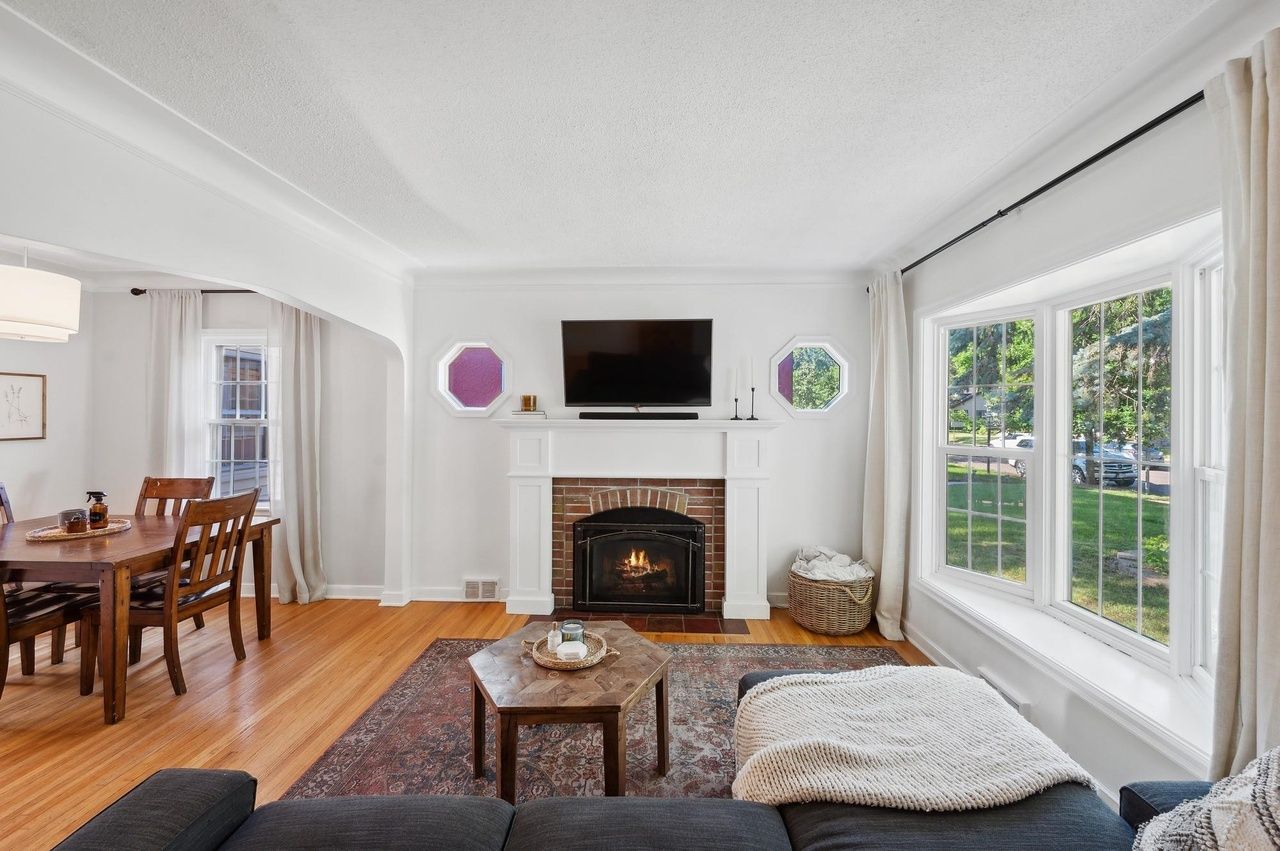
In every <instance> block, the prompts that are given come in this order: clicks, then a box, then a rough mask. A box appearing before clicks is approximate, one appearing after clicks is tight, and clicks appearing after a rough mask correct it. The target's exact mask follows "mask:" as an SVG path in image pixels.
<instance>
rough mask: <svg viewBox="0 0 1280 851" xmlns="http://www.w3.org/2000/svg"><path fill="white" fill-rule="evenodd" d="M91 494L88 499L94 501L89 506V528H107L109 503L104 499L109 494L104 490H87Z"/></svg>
mask: <svg viewBox="0 0 1280 851" xmlns="http://www.w3.org/2000/svg"><path fill="white" fill-rule="evenodd" d="M85 493H87V494H89V499H88V501H89V502H91V503H93V505H90V506H89V528H90V529H105V528H107V521H108V519H109V518H108V517H107V504H106V502H104V500H105V499H106V498H107V495H106V494H105V493H103V492H102V491H85Z"/></svg>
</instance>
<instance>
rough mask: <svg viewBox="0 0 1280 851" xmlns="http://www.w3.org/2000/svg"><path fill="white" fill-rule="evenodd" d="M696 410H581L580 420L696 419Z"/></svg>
mask: <svg viewBox="0 0 1280 851" xmlns="http://www.w3.org/2000/svg"><path fill="white" fill-rule="evenodd" d="M697 418H698V414H697V412H696V411H582V412H580V413H579V414H578V419H580V420H696V419H697Z"/></svg>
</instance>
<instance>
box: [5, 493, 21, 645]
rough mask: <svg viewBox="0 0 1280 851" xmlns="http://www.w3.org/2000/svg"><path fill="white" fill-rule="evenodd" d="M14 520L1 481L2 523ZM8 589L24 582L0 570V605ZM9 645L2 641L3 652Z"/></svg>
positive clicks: (19, 588) (7, 496)
mask: <svg viewBox="0 0 1280 851" xmlns="http://www.w3.org/2000/svg"><path fill="white" fill-rule="evenodd" d="M12 522H14V520H13V503H11V502H9V492H8V491H7V490H5V489H4V482H0V525H4V526H8V525H9V524H10V523H12ZM6 589H8V590H10V591H21V590H22V583H21V582H11V581H9V580H8V579H6V578H5V574H4V571H0V606H2V605H3V604H4V592H5V590H6ZM3 611H4V609H3V608H0V612H3ZM8 647H9V645H8V644H7V643H6V642H4V641H0V648H3V652H6V653H7V652H9V651H8Z"/></svg>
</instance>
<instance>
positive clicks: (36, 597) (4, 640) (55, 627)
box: [0, 583, 98, 695]
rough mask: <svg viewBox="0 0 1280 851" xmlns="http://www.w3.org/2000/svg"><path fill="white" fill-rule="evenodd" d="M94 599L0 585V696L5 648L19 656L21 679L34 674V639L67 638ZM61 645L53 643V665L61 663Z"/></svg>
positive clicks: (6, 665) (6, 655) (6, 660)
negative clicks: (46, 636)
mask: <svg viewBox="0 0 1280 851" xmlns="http://www.w3.org/2000/svg"><path fill="white" fill-rule="evenodd" d="M97 601H98V595H97V594H92V595H83V594H55V593H51V592H47V591H45V590H44V589H43V588H40V587H38V588H28V589H25V590H18V591H15V590H12V588H11V587H10V586H9V584H8V583H0V612H2V613H3V617H0V695H3V694H4V682H5V679H6V678H7V677H8V674H9V646H10V645H12V644H17V645H18V647H19V650H20V653H21V660H22V661H21V664H22V674H23V676H27V677H29V676H31V675H32V674H34V673H35V663H36V654H35V649H36V644H35V642H36V636H38V635H41V634H43V633H46V632H60V633H61V634H62V636H64V638H65V636H66V634H67V624H71V623H76V622H77V621H78V620H79V619H80V613H81V610H82V608H83V607H84V606H86V605H93V604H96V603H97ZM62 645H63V642H62V641H59V640H57V638H56V636H55V638H54V641H53V649H52V651H51V653H52V656H53V662H54V664H57V663H59V662H61V661H62Z"/></svg>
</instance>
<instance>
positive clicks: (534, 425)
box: [494, 417, 783, 431]
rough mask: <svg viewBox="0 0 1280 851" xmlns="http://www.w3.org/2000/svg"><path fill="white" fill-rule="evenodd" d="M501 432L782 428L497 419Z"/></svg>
mask: <svg viewBox="0 0 1280 851" xmlns="http://www.w3.org/2000/svg"><path fill="white" fill-rule="evenodd" d="M494 422H495V423H497V424H498V425H499V426H501V427H502V428H509V429H528V430H533V431H545V430H547V429H582V430H584V431H629V430H632V429H652V430H655V431H739V430H741V431H751V430H758V431H772V430H773V429H775V428H777V427H778V426H780V425H782V424H783V421H782V420H580V419H577V418H573V419H569V418H564V419H555V418H552V417H548V418H546V419H543V418H542V417H527V418H521V419H496V420H494Z"/></svg>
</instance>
